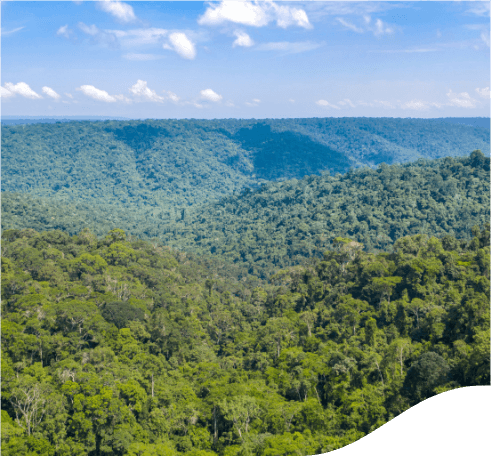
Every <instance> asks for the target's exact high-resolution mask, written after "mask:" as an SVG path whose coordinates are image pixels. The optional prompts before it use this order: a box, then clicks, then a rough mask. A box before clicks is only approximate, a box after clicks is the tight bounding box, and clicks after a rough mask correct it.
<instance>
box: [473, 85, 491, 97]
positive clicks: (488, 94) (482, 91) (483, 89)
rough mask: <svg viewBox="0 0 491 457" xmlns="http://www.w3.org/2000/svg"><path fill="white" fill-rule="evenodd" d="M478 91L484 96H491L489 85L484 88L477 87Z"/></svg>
mask: <svg viewBox="0 0 491 457" xmlns="http://www.w3.org/2000/svg"><path fill="white" fill-rule="evenodd" d="M476 92H477V93H478V94H479V96H480V97H482V98H490V97H491V94H490V92H489V87H483V88H482V89H479V88H477V89H476Z"/></svg>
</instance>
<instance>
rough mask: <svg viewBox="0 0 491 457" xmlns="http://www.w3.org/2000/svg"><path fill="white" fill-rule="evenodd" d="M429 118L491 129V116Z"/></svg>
mask: <svg viewBox="0 0 491 457" xmlns="http://www.w3.org/2000/svg"><path fill="white" fill-rule="evenodd" d="M427 120H428V121H439V122H447V123H449V124H461V125H470V126H471V127H478V128H484V129H488V130H490V118H489V117H439V118H434V119H427Z"/></svg>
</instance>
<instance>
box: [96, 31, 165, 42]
mask: <svg viewBox="0 0 491 457" xmlns="http://www.w3.org/2000/svg"><path fill="white" fill-rule="evenodd" d="M105 32H106V33H110V34H112V35H114V36H115V37H116V38H117V39H118V40H120V41H121V43H122V44H123V45H124V46H142V45H148V44H158V43H162V42H163V39H164V38H165V37H166V36H167V35H168V33H169V31H168V30H166V29H160V28H155V27H150V28H148V29H132V30H105Z"/></svg>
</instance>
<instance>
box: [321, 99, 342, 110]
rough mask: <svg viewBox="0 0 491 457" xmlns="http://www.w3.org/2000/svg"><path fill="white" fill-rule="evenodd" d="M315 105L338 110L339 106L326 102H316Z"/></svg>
mask: <svg viewBox="0 0 491 457" xmlns="http://www.w3.org/2000/svg"><path fill="white" fill-rule="evenodd" d="M315 103H316V104H317V105H319V106H325V107H326V108H335V109H340V108H339V106H336V105H334V104H332V103H329V102H328V101H327V100H317V101H316V102H315Z"/></svg>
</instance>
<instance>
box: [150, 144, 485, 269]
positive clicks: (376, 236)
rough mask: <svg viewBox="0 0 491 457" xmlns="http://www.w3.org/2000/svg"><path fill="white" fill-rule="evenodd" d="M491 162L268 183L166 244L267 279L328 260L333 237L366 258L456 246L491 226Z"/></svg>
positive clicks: (190, 222)
mask: <svg viewBox="0 0 491 457" xmlns="http://www.w3.org/2000/svg"><path fill="white" fill-rule="evenodd" d="M489 169H490V161H489V158H487V157H484V156H483V154H482V153H481V152H479V151H474V152H473V153H472V154H471V155H470V156H469V157H468V158H444V159H438V160H435V161H426V160H419V161H417V162H414V163H411V164H405V165H390V166H389V165H381V166H380V167H379V168H378V169H377V170H372V169H370V168H363V169H359V170H355V171H351V172H349V173H347V174H345V175H337V176H327V175H324V176H322V177H316V176H310V177H305V178H303V179H302V180H300V181H298V180H290V181H286V182H282V183H269V184H266V185H264V186H262V188H261V189H259V190H257V191H255V192H244V193H243V194H241V195H239V196H233V197H229V198H226V199H223V200H221V201H220V202H219V203H216V204H213V205H209V206H206V207H203V208H201V209H200V210H199V211H197V212H196V213H195V214H192V215H191V216H189V217H184V218H183V220H181V221H178V222H176V223H175V224H173V225H171V226H169V227H168V228H167V229H166V230H165V232H164V233H161V234H159V237H160V238H161V239H162V240H163V241H164V242H165V243H166V244H168V245H171V246H176V247H178V248H180V249H184V250H191V251H194V252H202V253H213V254H218V255H221V256H224V257H225V258H227V259H228V260H230V261H233V262H245V263H247V264H248V265H249V268H250V272H254V273H255V274H259V275H263V274H264V273H265V272H266V271H271V270H272V269H274V267H275V266H276V267H279V266H285V265H292V264H295V263H299V262H301V261H302V259H305V258H306V257H310V256H312V255H314V256H321V255H322V253H323V252H324V250H325V249H326V248H329V247H331V241H332V240H333V238H334V237H337V236H341V237H349V238H352V239H354V240H356V241H357V242H360V243H363V245H364V246H365V248H366V249H367V250H373V249H390V246H391V245H392V244H393V243H394V241H395V240H396V239H398V238H400V237H402V236H406V235H411V234H416V233H426V234H429V235H436V236H444V235H446V234H450V235H453V236H456V237H457V238H464V237H466V236H467V234H468V232H469V229H470V227H472V226H473V225H475V224H478V225H482V224H484V223H486V222H487V221H489V216H490V214H489V204H490V200H489Z"/></svg>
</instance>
